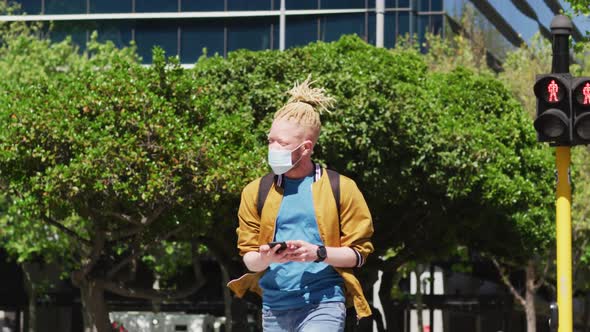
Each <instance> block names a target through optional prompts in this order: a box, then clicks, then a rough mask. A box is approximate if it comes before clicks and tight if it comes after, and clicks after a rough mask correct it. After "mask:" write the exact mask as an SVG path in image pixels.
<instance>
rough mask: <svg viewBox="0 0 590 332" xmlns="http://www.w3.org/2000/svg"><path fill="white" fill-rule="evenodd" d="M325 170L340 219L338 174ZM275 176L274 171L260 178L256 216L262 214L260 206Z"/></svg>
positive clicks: (262, 204)
mask: <svg viewBox="0 0 590 332" xmlns="http://www.w3.org/2000/svg"><path fill="white" fill-rule="evenodd" d="M326 171H328V179H329V180H330V187H332V194H333V195H334V200H335V201H336V209H337V211H338V219H340V174H339V173H338V172H336V171H333V170H331V169H326ZM275 177H276V175H275V174H274V173H268V174H266V175H265V176H263V177H262V179H260V184H259V185H258V200H257V202H256V209H257V210H258V216H262V207H263V206H264V202H265V201H266V197H268V193H269V192H270V188H271V187H272V184H273V182H275Z"/></svg>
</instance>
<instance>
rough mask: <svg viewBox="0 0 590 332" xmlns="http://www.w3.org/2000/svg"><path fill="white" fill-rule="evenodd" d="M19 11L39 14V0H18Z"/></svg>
mask: <svg viewBox="0 0 590 332" xmlns="http://www.w3.org/2000/svg"><path fill="white" fill-rule="evenodd" d="M17 2H18V3H20V11H21V13H27V14H31V15H37V14H41V0H20V1H17Z"/></svg>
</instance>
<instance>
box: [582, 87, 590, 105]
mask: <svg viewBox="0 0 590 332" xmlns="http://www.w3.org/2000/svg"><path fill="white" fill-rule="evenodd" d="M582 94H583V95H584V102H583V103H582V104H584V105H588V104H590V83H589V82H586V85H584V88H583V89H582Z"/></svg>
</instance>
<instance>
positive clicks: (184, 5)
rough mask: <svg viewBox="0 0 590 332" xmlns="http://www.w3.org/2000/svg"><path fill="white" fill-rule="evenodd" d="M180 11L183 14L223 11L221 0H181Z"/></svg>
mask: <svg viewBox="0 0 590 332" xmlns="http://www.w3.org/2000/svg"><path fill="white" fill-rule="evenodd" d="M180 6H181V7H180V9H181V10H182V11H185V12H199V11H223V10H224V3H223V1H222V0H182V2H181V4H180Z"/></svg>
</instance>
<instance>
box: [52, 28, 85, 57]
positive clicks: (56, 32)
mask: <svg viewBox="0 0 590 332" xmlns="http://www.w3.org/2000/svg"><path fill="white" fill-rule="evenodd" d="M86 31H87V26H86V25H85V24H84V23H82V22H75V21H61V22H59V21H58V22H55V23H54V25H53V29H52V30H51V31H50V33H49V35H50V37H51V40H52V41H54V42H60V41H62V40H64V39H66V37H68V36H71V37H72V42H73V43H74V44H76V45H78V46H79V47H80V50H84V49H86Z"/></svg>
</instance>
